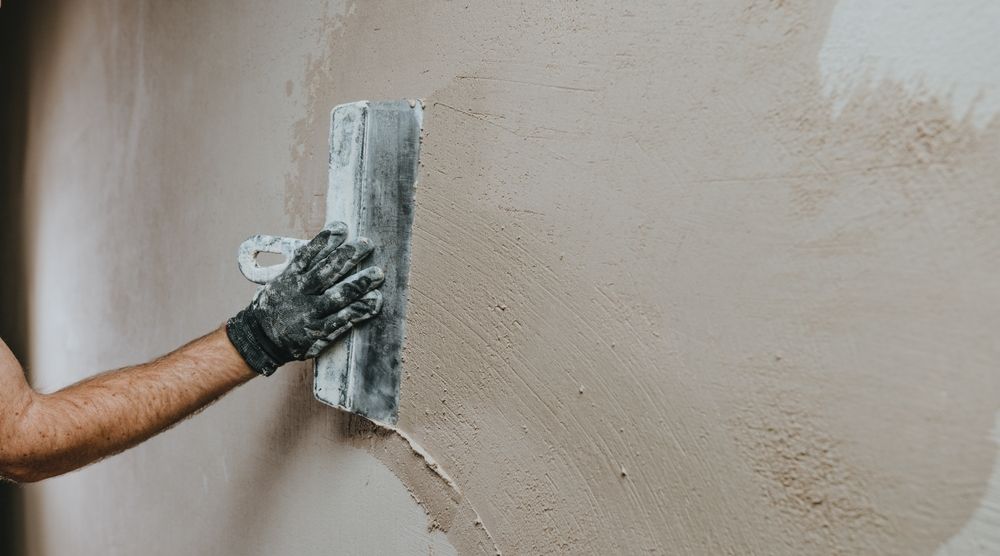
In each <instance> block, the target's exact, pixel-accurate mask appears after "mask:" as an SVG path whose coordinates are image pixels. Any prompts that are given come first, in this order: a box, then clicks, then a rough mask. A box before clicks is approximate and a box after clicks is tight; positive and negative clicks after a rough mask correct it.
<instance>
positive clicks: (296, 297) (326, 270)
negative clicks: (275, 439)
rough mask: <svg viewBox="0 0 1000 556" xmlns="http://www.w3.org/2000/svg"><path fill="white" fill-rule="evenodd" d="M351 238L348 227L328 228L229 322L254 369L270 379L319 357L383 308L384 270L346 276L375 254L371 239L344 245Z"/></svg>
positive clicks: (231, 334) (229, 330)
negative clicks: (282, 368)
mask: <svg viewBox="0 0 1000 556" xmlns="http://www.w3.org/2000/svg"><path fill="white" fill-rule="evenodd" d="M346 237H347V226H346V225H345V224H343V223H340V222H336V223H334V224H332V225H329V226H327V228H326V229H324V230H323V231H322V232H320V233H319V235H317V236H316V237H315V238H313V240H312V241H310V242H309V243H308V244H306V245H305V246H303V247H301V248H299V249H298V250H297V251H296V252H295V255H294V256H293V257H292V260H291V261H290V262H289V264H288V267H287V268H286V269H285V270H284V272H282V273H281V274H280V275H279V276H278V277H277V278H275V279H274V280H272V281H271V282H268V284H267V285H265V286H264V287H263V288H261V289H260V291H258V292H257V295H255V296H254V298H253V301H252V302H250V306H249V307H247V308H246V309H244V310H242V311H240V312H239V314H237V315H236V316H235V317H233V318H231V319H229V322H228V323H226V333H227V334H228V336H229V341H231V342H232V343H233V346H235V347H236V351H238V352H239V353H240V355H242V356H243V359H244V360H246V362H247V364H248V365H250V367H251V368H253V370H255V371H257V372H258V373H260V374H262V375H264V376H269V375H271V374H272V373H273V372H274V371H275V370H276V369H277V368H278V367H280V366H281V365H284V364H285V363H288V362H289V361H292V360H297V361H302V360H305V359H309V358H312V357H315V356H316V355H317V354H319V352H320V351H322V350H323V348H325V347H326V346H328V345H329V344H330V342H332V341H333V340H334V339H335V338H337V336H340V335H341V334H343V333H344V332H347V331H348V330H350V329H351V327H353V326H354V325H355V324H357V323H359V322H361V321H363V320H366V319H369V318H371V317H373V316H375V314H376V313H378V312H379V310H380V309H381V308H382V294H381V293H379V292H378V291H377V290H376V288H378V287H379V286H381V285H382V280H383V279H384V273H383V271H382V269H381V268H378V267H369V268H366V269H364V270H362V271H360V272H357V273H355V274H352V275H350V276H348V277H347V278H344V276H347V274H348V273H349V272H351V270H352V269H354V267H355V266H356V265H357V264H358V262H360V261H361V260H362V259H364V258H365V257H367V256H368V255H369V254H370V253H371V252H372V244H371V242H370V241H369V240H367V239H364V238H359V239H358V240H356V241H350V242H347V243H344V239H345V238H346Z"/></svg>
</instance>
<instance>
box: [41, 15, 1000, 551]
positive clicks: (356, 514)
mask: <svg viewBox="0 0 1000 556" xmlns="http://www.w3.org/2000/svg"><path fill="white" fill-rule="evenodd" d="M952 4H954V5H952ZM952 4H949V9H947V10H944V9H935V8H934V5H935V4H934V3H931V2H929V1H927V2H924V1H921V2H917V3H908V4H907V3H901V2H887V3H880V4H879V5H878V6H876V7H870V6H868V5H867V3H860V2H853V1H849V0H841V1H840V2H837V3H816V5H803V4H800V3H791V2H781V1H774V2H752V1H749V0H725V1H721V2H710V3H705V2H685V1H677V2H671V3H661V2H647V1H643V2H631V3H628V4H626V5H617V4H608V3H602V2H573V3H564V2H525V3H510V4H501V3H493V2H478V3H456V2H451V1H444V0H442V1H434V2H424V3H419V4H416V3H402V2H399V3H395V2H388V3H386V2H380V3H366V2H358V3H346V4H342V3H339V2H333V3H327V4H315V5H304V4H298V5H295V6H286V5H281V6H278V5H276V3H268V2H255V3H252V4H248V3H244V2H213V3H194V2H187V3H170V4H166V3H153V2H149V3H140V2H119V3H89V4H83V3H69V2H67V3H62V4H58V5H46V6H39V7H38V8H37V9H36V16H37V17H36V21H35V24H34V27H33V29H35V30H36V37H37V38H36V41H35V43H34V44H33V52H34V59H33V60H32V62H33V63H32V68H33V76H32V80H31V89H30V91H31V93H30V94H31V102H32V106H31V111H30V114H29V130H30V131H29V134H28V156H27V159H26V183H27V184H28V187H29V190H30V195H29V199H28V204H27V214H28V217H29V223H28V226H29V231H30V243H29V246H30V251H31V253H32V257H33V258H32V261H31V270H32V280H31V283H32V286H33V287H32V290H31V304H30V317H31V321H32V327H31V337H32V344H31V354H32V357H31V364H32V368H33V369H34V377H35V382H36V384H37V385H39V386H40V387H41V388H43V389H52V388H56V387H59V386H61V385H63V384H66V383H68V382H71V381H73V380H77V379H79V378H82V377H84V376H87V375H88V374H90V373H92V372H94V371H97V370H100V369H103V368H107V367H112V366H116V365H122V364H126V363H132V362H136V361H138V360H141V359H144V358H147V357H151V356H154V355H156V354H159V353H162V352H164V351H166V350H168V349H170V348H172V347H173V346H175V345H177V344H179V343H180V342H182V341H184V340H186V339H187V338H189V337H190V336H192V335H194V334H196V333H199V332H202V331H205V330H208V329H209V328H211V327H212V326H215V325H217V324H218V323H219V322H221V321H222V320H223V319H224V318H225V317H226V316H228V315H229V314H230V313H232V312H234V311H235V310H237V309H238V308H239V307H240V306H241V304H243V303H245V302H246V299H247V298H248V296H249V295H250V292H251V291H252V289H251V288H250V287H249V286H248V285H247V284H245V283H243V282H242V280H241V278H240V277H239V276H238V274H237V272H236V271H235V267H234V262H233V251H234V248H235V246H236V245H238V243H239V242H240V241H241V240H242V239H243V238H244V237H246V236H247V235H249V234H251V233H256V232H264V233H282V234H289V235H293V234H298V235H306V234H309V233H312V232H315V231H316V230H317V229H318V228H319V226H320V225H321V224H322V220H323V193H324V189H325V156H326V127H327V123H328V122H327V118H328V111H329V109H330V107H332V106H333V105H335V104H337V103H340V102H345V101H350V100H356V99H361V98H398V97H404V96H405V97H411V96H418V97H422V98H424V99H425V100H426V104H427V113H426V120H425V121H426V137H425V140H424V150H423V167H422V176H421V184H420V189H419V193H418V199H417V211H416V231H415V240H414V246H413V248H414V260H413V270H412V297H411V299H410V317H411V318H410V321H409V337H408V345H407V351H406V362H405V365H406V375H405V377H404V383H403V394H402V395H403V399H402V419H401V424H400V425H401V429H402V430H403V431H404V432H405V433H406V434H407V436H408V437H410V438H411V439H412V440H413V442H415V448H417V449H419V450H424V451H426V452H427V453H428V454H430V456H432V457H433V459H434V461H436V462H437V465H439V466H440V470H441V471H442V472H443V473H444V474H445V475H446V476H447V477H449V478H450V482H448V481H445V480H442V478H441V476H439V475H438V474H435V473H434V472H433V470H432V469H430V468H429V466H428V465H427V461H426V460H424V459H423V458H422V457H420V455H419V454H417V453H416V451H417V450H416V449H414V447H411V445H410V444H409V443H407V441H405V440H403V439H402V438H401V437H400V436H398V435H395V434H393V433H389V432H386V431H373V430H372V429H371V428H370V427H366V426H365V425H364V424H363V423H360V422H357V421H354V420H350V419H347V418H345V417H344V416H342V415H339V414H337V413H336V412H334V411H332V410H329V409H327V408H323V407H320V406H318V404H315V403H313V402H311V401H310V399H309V395H310V394H309V387H308V381H309V380H308V375H309V371H308V369H307V368H305V367H296V368H289V369H285V370H284V371H283V372H282V373H280V374H279V375H277V376H276V377H274V378H272V379H270V380H266V381H265V380H259V381H254V383H252V384H251V385H249V386H248V387H246V388H244V389H242V390H241V391H239V392H236V393H234V394H232V395H231V396H229V397H228V398H226V399H224V400H223V401H222V402H221V403H219V404H217V405H215V406H213V407H212V408H210V409H209V410H207V411H205V412H204V413H203V414H201V415H199V416H197V417H196V418H194V419H192V420H190V421H187V422H185V423H184V424H182V425H181V426H179V427H177V428H176V429H174V430H172V431H170V432H168V433H167V434H165V435H163V436H161V437H158V438H157V439H155V440H153V441H151V442H149V443H147V444H145V445H143V446H141V447H139V448H137V449H135V450H132V451H130V452H127V453H125V454H122V455H120V456H117V457H115V458H112V459H110V460H108V461H107V462H104V463H101V464H99V465H96V466H93V467H91V468H88V469H86V470H84V471H82V472H79V473H76V474H73V475H70V476H68V477H65V478H62V479H58V480H55V481H51V482H49V483H45V484H43V485H41V486H39V487H36V488H33V489H31V490H30V491H29V493H30V500H29V509H30V515H29V517H30V521H31V522H30V527H29V530H30V532H31V533H32V537H31V539H30V540H31V541H32V548H33V551H34V553H44V552H51V553H64V552H69V551H72V552H75V553H98V552H101V553H104V552H108V551H111V552H113V553H114V552H118V553H135V552H137V551H140V550H141V551H143V552H145V553H168V552H169V553H176V552H196V553H198V552H200V553H229V554H245V553H275V552H284V553H315V552H328V551H330V552H337V551H341V552H347V553H379V552H381V553H386V552H401V551H403V550H404V548H406V549H409V550H410V551H412V552H414V553H417V552H419V553H423V552H427V551H428V550H433V551H436V552H441V551H444V552H447V551H456V552H458V553H476V552H484V553H490V552H494V551H495V550H497V549H499V550H501V551H503V552H505V553H509V554H523V553H554V552H567V553H639V552H642V551H649V552H654V553H692V554H719V553H722V554H745V553H761V554H786V553H787V554H803V553H807V554H838V553H842V554H855V553H871V552H886V553H906V554H921V553H922V554H929V553H933V552H935V551H939V550H940V551H941V552H942V553H949V554H962V553H975V552H976V551H977V550H989V549H996V548H997V547H998V546H1000V541H998V540H997V536H998V532H997V528H996V526H995V525H992V526H991V523H992V524H995V523H997V520H996V519H993V518H996V515H995V513H993V510H991V509H990V508H995V507H996V505H995V504H997V503H998V502H1000V487H997V486H996V485H998V484H1000V478H997V477H1000V471H997V472H994V471H993V467H994V461H995V460H996V451H997V444H996V442H995V441H994V439H993V438H994V436H995V433H994V432H993V431H994V429H995V427H996V423H995V421H996V415H997V411H998V408H1000V403H998V401H997V400H998V399H1000V376H998V374H997V373H996V363H997V361H998V360H1000V347H998V344H997V343H996V341H995V338H994V337H993V336H994V335H995V334H994V331H995V330H997V328H998V326H1000V312H998V310H997V307H998V306H1000V304H998V302H1000V281H998V280H997V279H996V276H997V275H998V274H1000V255H998V253H1000V249H998V247H1000V242H998V239H997V238H1000V189H998V188H997V187H996V183H995V181H996V176H997V175H998V170H1000V162H998V159H997V157H996V153H997V152H998V148H1000V124H998V123H997V120H996V119H995V114H996V110H997V106H998V105H1000V103H996V102H994V99H995V98H996V95H997V92H996V91H997V90H998V88H1000V76H998V75H997V74H996V72H995V70H994V69H991V68H996V67H1000V65H998V64H997V62H1000V53H998V50H997V44H996V41H995V40H994V37H993V33H992V31H991V29H995V28H996V25H997V24H1000V14H998V13H997V11H996V10H995V9H993V8H992V5H991V3H989V2H988V1H985V0H963V1H961V2H955V3H952ZM906 5H909V6H911V9H904V7H905V6H906ZM910 45H913V46H912V48H909V46H910ZM53 346H58V349H54V348H53ZM996 429H997V430H1000V427H996ZM991 475H992V476H993V478H991ZM418 504H419V505H418ZM70 547H72V550H70ZM436 552H435V553H436Z"/></svg>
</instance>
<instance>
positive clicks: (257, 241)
mask: <svg viewBox="0 0 1000 556" xmlns="http://www.w3.org/2000/svg"><path fill="white" fill-rule="evenodd" d="M306 243H309V242H308V240H305V239H294V238H290V237H281V236H262V235H257V236H253V237H251V238H250V239H248V240H246V241H244V242H243V244H242V245H240V250H239V253H238V254H237V255H236V260H237V261H239V263H240V272H242V273H243V276H246V278H247V280H250V281H251V282H253V283H255V284H266V283H268V282H270V281H271V280H274V279H275V278H277V277H278V275H279V274H281V273H282V272H283V271H284V270H285V267H287V266H288V263H289V262H291V260H292V255H294V254H295V250H296V249H298V248H299V247H302V246H303V245H305V244H306ZM261 253H274V254H277V255H284V256H285V260H284V261H282V262H280V263H278V264H274V265H270V266H260V265H259V264H257V255H259V254H261Z"/></svg>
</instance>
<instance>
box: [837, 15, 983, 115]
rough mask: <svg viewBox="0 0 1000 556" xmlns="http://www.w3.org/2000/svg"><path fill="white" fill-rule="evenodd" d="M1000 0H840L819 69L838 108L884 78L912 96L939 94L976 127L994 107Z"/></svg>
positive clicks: (956, 112)
mask: <svg viewBox="0 0 1000 556" xmlns="http://www.w3.org/2000/svg"><path fill="white" fill-rule="evenodd" d="M997 29H1000V3H997V2H994V1H992V0H952V1H949V2H939V1H936V0H883V1H878V2H872V1H868V0H839V1H838V2H837V3H836V8H835V9H834V11H833V16H832V17H831V20H830V27H829V29H828V30H827V32H826V37H825V39H824V41H823V47H822V48H821V49H820V51H819V69H820V72H821V73H822V76H823V85H824V92H825V93H826V94H827V95H829V96H831V97H832V98H833V107H834V111H835V113H839V112H840V111H841V110H842V109H843V107H844V106H845V104H846V103H847V102H848V101H849V99H851V98H852V97H854V96H857V95H861V96H863V95H864V94H865V92H866V91H869V90H871V89H872V88H876V87H878V86H879V85H880V84H881V83H882V82H884V81H892V82H895V83H898V84H899V85H900V86H901V87H902V88H903V90H904V91H905V93H906V94H907V95H908V96H910V97H912V98H917V99H924V100H926V99H928V98H932V97H937V98H941V99H945V101H946V102H947V103H948V104H949V106H950V108H951V113H952V116H953V117H954V118H955V119H956V120H959V121H961V120H966V119H967V120H968V121H970V122H972V123H973V124H974V125H975V126H976V127H979V128H982V127H984V126H985V125H986V124H988V123H989V121H990V120H991V119H992V118H993V116H994V115H995V114H997V113H998V112H1000V41H997V40H996V36H997Z"/></svg>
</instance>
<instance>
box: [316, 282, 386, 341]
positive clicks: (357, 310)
mask: <svg viewBox="0 0 1000 556" xmlns="http://www.w3.org/2000/svg"><path fill="white" fill-rule="evenodd" d="M381 310H382V293H381V292H379V291H377V290H376V291H370V292H368V293H367V294H365V296H364V297H362V298H361V299H359V300H358V301H355V302H354V303H351V304H350V305H348V306H347V307H345V308H344V309H341V310H340V311H337V312H336V313H335V314H333V315H332V316H330V317H328V318H327V319H326V320H325V321H324V322H323V332H324V333H325V334H326V336H325V337H323V338H321V339H319V340H316V342H315V343H313V345H312V346H311V347H310V348H309V351H308V352H307V353H306V358H311V357H316V356H317V355H319V354H320V352H321V351H323V350H324V349H326V348H327V346H329V345H330V344H331V343H333V341H334V340H336V339H337V338H338V337H340V336H341V335H343V334H344V333H345V332H347V331H348V330H350V329H352V328H354V325H355V324H357V323H359V322H362V321H366V320H368V319H370V318H372V317H374V316H375V315H377V314H378V312H379V311H381Z"/></svg>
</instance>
